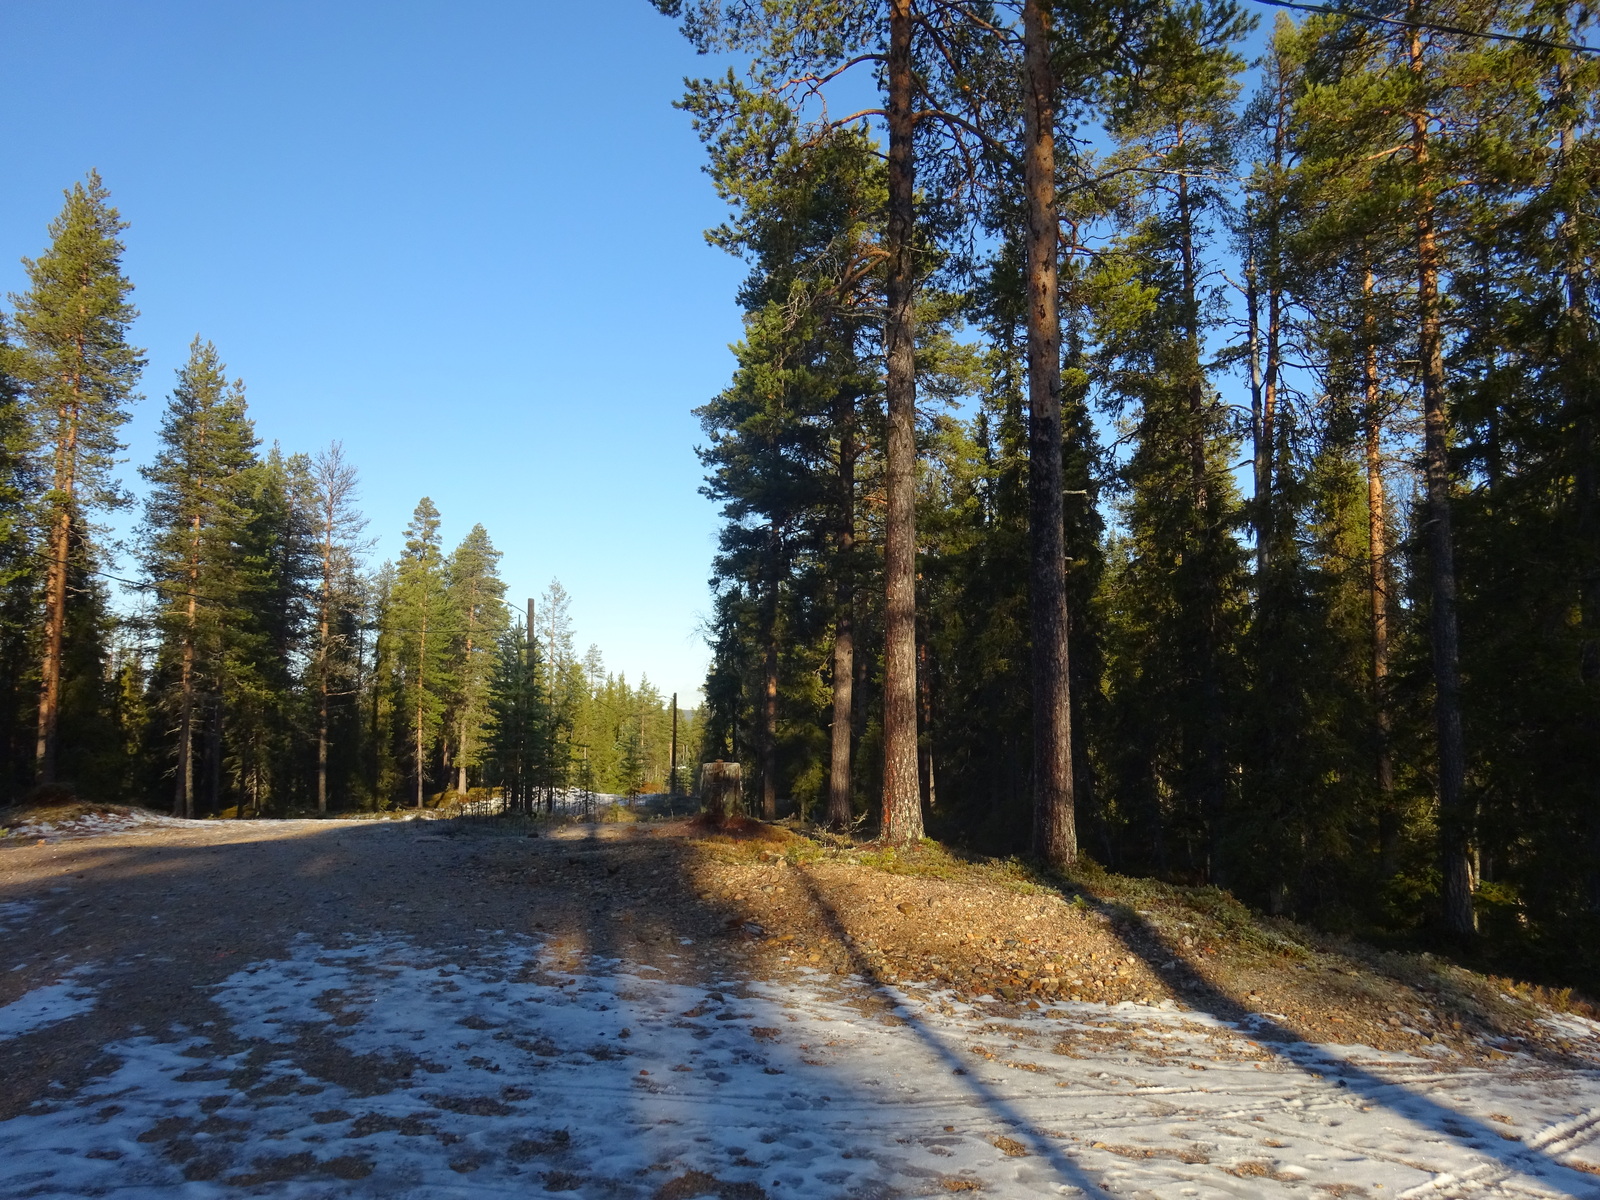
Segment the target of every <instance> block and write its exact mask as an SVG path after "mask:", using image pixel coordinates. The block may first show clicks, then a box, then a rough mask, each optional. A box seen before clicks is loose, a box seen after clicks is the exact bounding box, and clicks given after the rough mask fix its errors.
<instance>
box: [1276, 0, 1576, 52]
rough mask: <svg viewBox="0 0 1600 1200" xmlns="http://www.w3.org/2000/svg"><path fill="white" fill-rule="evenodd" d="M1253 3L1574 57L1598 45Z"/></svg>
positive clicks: (1289, 2) (1287, 0) (1288, 1)
mask: <svg viewBox="0 0 1600 1200" xmlns="http://www.w3.org/2000/svg"><path fill="white" fill-rule="evenodd" d="M1256 3H1257V4H1270V5H1272V7H1274V8H1293V9H1298V10H1299V11H1301V12H1314V13H1323V14H1325V15H1327V16H1330V17H1348V18H1350V19H1351V20H1352V21H1370V22H1372V23H1374V24H1378V25H1394V26H1397V27H1399V28H1401V29H1426V30H1429V31H1430V32H1433V33H1453V34H1455V35H1456V36H1457V37H1469V38H1481V39H1483V40H1485V41H1491V42H1520V43H1521V44H1522V45H1524V46H1537V47H1539V48H1540V49H1541V50H1570V51H1572V52H1573V53H1574V54H1600V46H1589V45H1585V44H1584V43H1583V42H1552V41H1550V40H1549V39H1547V38H1540V37H1533V36H1531V35H1529V34H1522V33H1484V32H1482V31H1481V30H1477V29H1465V28H1463V27H1461V26H1460V25H1441V24H1439V23H1437V22H1434V21H1407V20H1405V19H1403V18H1401V17H1380V16H1379V15H1378V14H1377V13H1365V12H1358V11H1356V10H1355V9H1349V8H1335V7H1334V6H1333V5H1331V4H1301V3H1297V2H1296V0H1256Z"/></svg>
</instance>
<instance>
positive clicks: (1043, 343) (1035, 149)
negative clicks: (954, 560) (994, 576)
mask: <svg viewBox="0 0 1600 1200" xmlns="http://www.w3.org/2000/svg"><path fill="white" fill-rule="evenodd" d="M1022 21H1023V66H1024V72H1025V86H1024V93H1025V94H1024V97H1023V114H1024V125H1025V134H1024V136H1025V138H1026V146H1025V148H1024V156H1023V179H1024V192H1025V194H1026V197H1027V213H1028V231H1027V251H1028V268H1027V269H1028V279H1027V290H1028V532H1029V538H1030V571H1029V580H1028V583H1029V587H1028V611H1029V617H1030V627H1031V631H1032V635H1033V649H1032V659H1033V851H1034V853H1035V854H1036V855H1038V857H1040V858H1041V859H1043V860H1044V861H1045V862H1048V863H1050V864H1052V865H1054V866H1068V865H1070V864H1071V863H1072V862H1073V860H1074V859H1075V858H1076V857H1077V853H1078V836H1077V823H1076V816H1075V813H1074V811H1073V794H1072V784H1073V780H1072V697H1071V682H1070V671H1069V662H1068V648H1067V632H1068V630H1067V552H1066V533H1065V530H1064V527H1063V515H1062V508H1061V505H1062V498H1061V488H1062V478H1061V475H1062V468H1061V312H1060V294H1059V287H1058V279H1057V275H1058V266H1057V253H1058V252H1057V242H1058V240H1059V238H1060V232H1059V229H1058V227H1057V226H1058V221H1057V211H1056V152H1055V78H1054V75H1053V73H1052V71H1051V68H1050V16H1049V13H1048V11H1047V8H1046V5H1045V3H1044V0H1024V4H1023V6H1022Z"/></svg>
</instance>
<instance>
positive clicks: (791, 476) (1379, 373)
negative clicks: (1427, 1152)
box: [654, 0, 1600, 980]
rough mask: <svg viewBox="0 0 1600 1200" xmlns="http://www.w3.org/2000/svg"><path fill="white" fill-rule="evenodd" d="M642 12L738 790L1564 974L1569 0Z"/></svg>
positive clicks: (1599, 804) (1573, 948)
mask: <svg viewBox="0 0 1600 1200" xmlns="http://www.w3.org/2000/svg"><path fill="white" fill-rule="evenodd" d="M654 2H655V4H656V7H657V8H659V9H661V10H662V11H663V12H665V13H666V14H668V15H670V16H675V17H678V18H680V19H681V22H682V28H683V31H684V33H685V34H686V35H687V36H688V37H689V38H690V39H691V40H692V41H693V42H694V44H695V45H696V47H697V48H698V49H699V50H701V51H702V52H708V53H717V54H722V55H725V56H729V57H731V58H733V59H734V60H736V61H738V62H740V63H747V64H748V66H747V67H741V68H739V69H730V70H728V71H726V72H725V73H724V74H722V75H720V76H714V77H708V78H704V79H696V80H690V81H689V82H688V90H687V92H686V94H685V96H684V98H683V100H682V102H681V106H682V107H683V108H684V109H686V110H687V112H688V113H689V115H690V116H691V118H692V120H693V122H694V124H695V127H696V129H697V130H698V131H699V133H700V135H701V137H702V139H703V141H704V143H705V145H706V148H707V151H708V170H709V172H710V175H711V178H712V180H713V182H714V184H715V186H716V188H717V189H718V192H719V194H720V195H721V196H722V197H723V198H724V199H725V200H726V201H727V202H728V205H729V216H728V218H727V220H726V221H725V222H724V223H723V224H722V225H720V226H718V227H717V228H715V229H713V230H711V231H710V232H709V234H708V237H709V239H710V240H711V242H712V243H713V244H715V245H718V246H721V247H723V248H725V249H726V250H728V251H729V252H731V253H733V254H735V255H738V256H741V257H742V258H743V259H744V260H745V261H746V262H747V263H748V264H749V267H750V271H749V275H748V276H747V278H746V280H745V282H744V284H743V286H742V287H741V289H740V291H739V295H738V299H739V303H740V305H741V306H742V308H743V310H744V313H745V319H744V320H745V325H744V336H743V339H742V340H741V341H740V342H739V344H738V345H737V346H736V347H735V354H736V369H735V372H734V375H733V378H732V381H731V382H730V384H729V385H728V387H727V388H726V389H725V390H723V391H722V392H720V393H719V394H718V395H716V396H715V397H713V398H712V399H711V400H710V401H709V402H708V403H707V404H705V405H704V406H703V407H702V408H701V409H700V410H699V415H700V417H701V420H702V423H703V427H704V430H705V436H706V440H705V443H704V444H703V445H702V447H701V455H702V458H703V461H704V463H705V465H706V472H707V474H706V487H705V490H706V492H707V494H708V495H710V496H711V497H713V498H714V499H715V500H717V501H718V502H720V504H721V505H722V508H723V514H724V518H725V519H724V525H723V529H722V534H721V542H720V549H719V554H718V556H717V559H716V562H715V567H714V573H713V580H712V583H713V588H714V591H715V596H716V607H715V615H714V622H713V630H712V638H713V643H714V658H713V663H712V666H711V670H710V673H709V676H708V680H707V685H706V701H707V705H706V712H705V715H704V722H703V733H704V736H705V738H706V739H707V745H708V749H709V751H711V752H715V753H718V754H731V755H735V756H738V757H740V758H742V759H744V760H745V761H746V762H747V763H748V764H749V768H750V775H751V776H752V779H753V783H752V785H751V786H752V788H753V791H754V797H753V798H754V800H755V801H756V803H757V804H758V805H759V806H760V807H762V808H763V809H764V810H765V811H766V812H768V813H772V812H775V811H776V810H777V806H778V802H779V800H780V798H784V797H793V798H795V799H797V800H798V801H799V802H800V803H801V804H802V805H805V806H807V807H808V808H809V809H810V810H811V811H813V812H816V813H818V814H819V815H820V816H822V817H823V818H824V819H825V820H827V821H829V822H832V823H834V824H837V825H843V824H846V823H848V822H851V821H853V820H861V819H867V820H870V821H873V822H875V823H876V824H877V826H878V828H879V830H880V832H881V835H882V836H883V837H884V838H885V839H886V840H888V841H890V842H895V843H907V842H911V841H914V840H915V839H916V838H918V837H919V836H921V835H922V833H923V830H924V824H925V822H926V824H927V826H928V827H929V828H931V829H932V830H933V831H934V832H937V833H939V834H940V835H941V836H945V837H949V838H952V839H956V840H958V841H963V842H965V843H967V844H969V845H973V846H976V847H979V848H983V849H987V850H991V851H995V850H998V851H1005V852H1015V851H1024V852H1032V853H1033V854H1035V855H1037V856H1038V857H1039V858H1040V859H1042V860H1044V861H1046V862H1048V863H1050V864H1053V865H1056V866H1059V867H1067V866H1070V865H1071V864H1072V863H1073V862H1074V861H1075V860H1076V858H1077V857H1078V855H1079V853H1080V846H1081V847H1082V848H1083V850H1084V851H1085V852H1087V853H1090V854H1092V855H1093V856H1094V857H1095V858H1096V859H1097V860H1099V861H1101V862H1103V863H1105V864H1107V865H1110V866H1112V867H1115V868H1117V869H1119V870H1123V871H1131V872H1143V873H1149V874H1154V875H1159V876H1161V877H1164V878H1168V879H1172V880H1177V881H1181V882H1188V883H1194V884H1202V883H1207V884H1214V885H1217V886H1221V887H1226V888H1229V889H1231V890H1233V891H1234V892H1236V893H1237V894H1239V895H1240V896H1242V897H1245V898H1247V899H1248V900H1250V901H1251V902H1253V903H1255V904H1257V905H1259V906H1261V907H1263V908H1265V909H1267V910H1269V911H1271V912H1274V913H1283V914H1292V915H1297V916H1302V917H1306V918H1310V919H1315V920H1317V921H1320V922H1323V923H1324V924H1326V925H1331V926H1333V927H1336V928H1343V929H1359V930H1362V931H1365V932H1367V933H1369V934H1374V935H1382V936H1394V937H1412V936H1418V935H1426V936H1434V937H1439V936H1443V937H1447V938H1450V939H1453V940H1454V941H1456V942H1457V943H1469V944H1473V945H1475V946H1476V947H1477V948H1478V950H1479V952H1481V953H1483V954H1488V955H1501V956H1503V957H1505V958H1506V960H1507V961H1514V962H1515V963H1516V964H1518V966H1519V969H1523V970H1530V971H1537V970H1544V971H1547V972H1554V973H1564V974H1566V975H1567V977H1568V978H1569V979H1570V978H1571V977H1572V973H1573V972H1574V971H1577V972H1579V973H1580V974H1582V975H1583V976H1584V977H1586V978H1588V979H1590V980H1594V979H1596V978H1600V952H1597V951H1596V949H1595V948H1596V947H1600V938H1597V936H1596V935H1597V934H1600V492H1597V465H1600V464H1597V462H1596V454H1597V445H1596V421H1597V418H1600V411H1597V399H1596V397H1597V391H1596V358H1595V336H1594V324H1593V307H1594V299H1595V292H1594V289H1595V273H1594V235H1595V224H1594V212H1595V206H1594V198H1595V194H1596V183H1597V174H1596V165H1597V157H1596V149H1597V145H1600V143H1597V141H1596V137H1595V129H1596V127H1595V115H1596V114H1595V100H1596V88H1595V81H1596V71H1597V69H1600V68H1597V66H1596V58H1595V55H1594V54H1592V53H1590V52H1588V51H1587V49H1586V47H1585V46H1584V45H1583V44H1582V39H1583V36H1584V33H1585V30H1586V29H1587V27H1588V22H1589V17H1588V12H1587V10H1586V9H1584V8H1582V7H1581V6H1572V5H1568V4H1564V3H1547V2H1545V0H1515V2H1500V0H1406V2H1405V3H1399V4H1391V3H1382V2H1367V0H1356V2H1355V3H1352V4H1350V5H1347V6H1345V7H1344V8H1342V9H1341V10H1340V11H1339V12H1337V13H1331V12H1330V13H1319V14H1315V15H1310V16H1306V17H1304V18H1302V19H1298V20H1295V19H1290V18H1289V17H1287V16H1284V15H1280V16H1278V18H1277V20H1276V22H1275V24H1274V25H1273V26H1272V27H1271V29H1270V30H1262V31H1258V29H1257V25H1258V22H1257V20H1256V18H1255V17H1254V16H1253V15H1252V14H1250V13H1247V12H1245V11H1244V10H1243V9H1241V7H1240V6H1239V5H1237V4H1235V3H1233V2H1231V0H1186V2H1183V3H1178V2H1176V0H1112V2H1111V3H1089V2H1087V0H1007V2H1001V0H979V2H971V0H873V2H866V3H863V2H855V0H853V2H849V3H846V2H844V0H654Z"/></svg>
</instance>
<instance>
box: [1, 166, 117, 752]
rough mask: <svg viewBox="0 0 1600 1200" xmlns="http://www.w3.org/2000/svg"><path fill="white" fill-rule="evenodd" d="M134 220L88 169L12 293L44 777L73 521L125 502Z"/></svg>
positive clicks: (56, 710) (56, 700)
mask: <svg viewBox="0 0 1600 1200" xmlns="http://www.w3.org/2000/svg"><path fill="white" fill-rule="evenodd" d="M125 228H127V226H126V224H125V223H124V222H123V220H122V218H121V216H120V215H119V214H118V212H117V210H116V209H115V208H114V207H112V205H111V201H110V195H109V193H108V192H107V191H106V188H105V186H104V185H103V184H102V183H101V181H100V176H99V175H98V174H96V173H94V172H91V173H90V174H89V177H88V178H87V180H85V181H84V182H83V183H79V184H74V185H73V186H72V188H71V189H70V190H69V191H68V192H67V193H66V204H65V206H64V207H63V208H62V211H61V214H60V216H58V217H57V218H56V219H55V220H54V221H53V222H51V225H50V239H51V245H50V248H49V249H48V250H47V251H45V253H44V254H42V255H40V256H39V257H38V258H37V259H24V260H23V266H24V267H25V268H26V270H27V273H28V283H29V289H28V291H27V292H26V293H24V294H22V295H20V296H13V297H12V303H13V305H14V306H15V324H16V329H17V333H18V336H19V340H20V342H21V346H22V349H23V351H24V353H25V354H26V356H27V359H28V362H27V367H26V376H27V378H28V380H29V388H28V400H29V410H30V418H31V424H32V430H33V433H32V441H33V443H34V445H35V446H37V447H38V451H37V452H38V454H39V456H40V469H41V473H42V474H43V475H44V476H45V478H46V480H47V482H48V487H47V490H46V492H45V494H44V497H43V500H42V505H43V509H44V512H43V514H42V520H43V524H44V526H45V528H46V535H45V544H44V546H43V548H42V556H43V558H44V568H45V569H44V579H45V582H44V629H43V637H42V638H41V646H42V653H41V657H40V662H41V665H40V672H39V673H40V691H39V722H38V739H37V746H36V760H37V777H38V781H39V782H40V783H41V784H48V783H53V782H54V781H55V778H56V757H57V750H58V737H57V733H58V730H57V725H58V722H59V717H60V708H61V691H62V686H63V674H62V670H63V660H62V653H63V639H64V637H65V633H66V627H67V622H68V617H69V613H68V609H69V608H70V607H71V599H70V597H71V595H72V593H71V591H70V589H69V588H68V586H67V576H68V573H69V571H70V565H69V560H70V555H71V550H72V544H71V543H72V537H73V528H74V523H75V522H78V521H80V520H84V519H86V518H87V517H88V516H89V515H90V514H92V513H93V512H95V511H96V510H98V509H102V508H108V507H115V506H117V505H119V504H120V503H122V496H121V494H120V493H119V491H118V490H117V485H116V482H115V479H114V478H113V475H112V471H113V470H114V467H115V460H116V455H117V453H118V452H119V451H120V450H121V449H122V444H121V443H120V442H119V441H118V440H117V431H118V429H120V428H121V426H122V425H123V423H124V422H125V421H127V419H128V409H127V406H128V404H129V402H130V401H131V400H132V399H133V389H134V386H135V385H136V383H137V381H138V378H139V372H140V370H141V369H142V367H143V366H144V358H143V356H142V352H141V351H139V350H137V349H135V348H134V347H132V346H130V345H129V344H128V342H127V330H128V326H129V325H130V324H131V323H132V322H133V319H134V317H135V316H136V315H137V313H136V310H135V309H134V307H133V305H132V304H131V303H130V302H129V300H128V293H129V292H130V291H132V288H133V285H132V284H131V283H130V282H129V281H128V279H127V278H126V277H125V276H124V275H123V274H122V251H123V246H122V241H121V236H120V235H121V233H122V231H123V230H124V229H125Z"/></svg>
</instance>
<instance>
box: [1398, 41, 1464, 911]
mask: <svg viewBox="0 0 1600 1200" xmlns="http://www.w3.org/2000/svg"><path fill="white" fill-rule="evenodd" d="M1411 69H1412V70H1413V71H1415V72H1418V73H1420V72H1421V70H1422V37H1421V34H1420V33H1417V32H1413V33H1412V35H1411ZM1411 150H1412V159H1413V163H1414V166H1415V169H1416V172H1417V184H1416V217H1415V235H1416V256H1417V336H1418V349H1419V351H1420V357H1421V367H1422V410H1423V414H1422V415H1423V471H1424V475H1425V478H1426V483H1427V515H1428V521H1427V524H1428V533H1427V544H1428V585H1429V586H1428V591H1429V604H1430V606H1431V609H1432V612H1431V614H1430V634H1431V640H1432V643H1433V645H1432V649H1433V679H1434V702H1433V703H1434V726H1435V731H1436V736H1437V738H1438V749H1439V866H1440V872H1441V874H1442V876H1443V879H1444V895H1443V904H1444V911H1443V914H1442V915H1443V918H1444V927H1445V929H1446V930H1447V931H1448V932H1450V933H1452V934H1455V935H1457V936H1460V937H1470V936H1471V935H1472V934H1474V933H1476V932H1477V919H1476V917H1475V915H1474V913H1473V908H1472V859H1471V842H1472V822H1471V819H1470V814H1469V813H1468V812H1467V799H1466V795H1465V790H1466V769H1467V764H1466V747H1465V742H1464V738H1463V735H1462V729H1461V666H1460V634H1459V631H1458V628H1457V621H1456V564H1455V546H1454V539H1453V538H1452V536H1451V529H1450V451H1449V417H1448V414H1447V413H1446V412H1445V400H1446V396H1445V374H1444V339H1443V332H1442V329H1441V326H1440V314H1439V241H1438V230H1437V226H1436V222H1437V211H1436V205H1435V200H1434V180H1433V172H1432V164H1431V162H1430V160H1429V152H1428V121H1427V117H1426V116H1425V115H1424V114H1422V113H1413V114H1412V117H1411Z"/></svg>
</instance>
